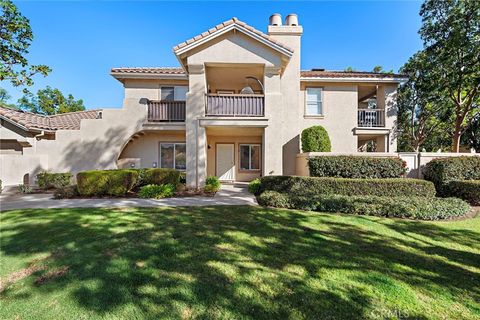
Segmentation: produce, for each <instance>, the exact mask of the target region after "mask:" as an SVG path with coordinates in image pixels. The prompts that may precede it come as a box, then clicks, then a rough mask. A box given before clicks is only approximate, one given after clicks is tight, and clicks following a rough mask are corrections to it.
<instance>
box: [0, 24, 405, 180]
mask: <svg viewBox="0 0 480 320" xmlns="http://www.w3.org/2000/svg"><path fill="white" fill-rule="evenodd" d="M302 33H303V28H302V27H301V26H299V25H298V21H297V17H296V15H289V16H287V18H286V20H285V25H282V21H281V17H280V16H279V15H273V16H272V17H271V18H270V25H269V26H268V32H267V34H264V33H262V32H260V31H258V30H256V29H254V28H252V27H251V26H249V25H247V24H246V23H244V22H241V21H239V20H238V19H236V18H233V19H231V20H228V21H226V22H224V23H221V24H219V25H217V26H215V27H213V28H212V29H210V30H208V31H206V32H203V33H201V34H199V35H198V36H196V37H194V38H192V39H189V40H187V41H185V42H182V43H181V44H179V45H177V46H176V47H174V48H173V53H174V54H175V55H176V57H177V58H178V61H179V62H180V67H178V68H170V67H167V68H164V67H153V68H114V69H112V71H111V75H112V76H113V77H114V78H115V79H117V80H118V81H120V82H121V83H122V84H123V86H124V88H125V100H124V105H123V108H122V109H117V110H115V109H104V110H102V111H100V110H97V111H86V112H78V113H72V114H67V115H61V116H52V117H43V116H36V115H33V114H30V113H23V112H17V111H12V110H9V109H5V108H2V109H1V111H0V117H1V119H2V128H1V130H2V131H1V133H2V136H1V139H2V140H1V142H2V143H1V155H0V157H2V160H4V161H2V162H4V163H3V164H2V177H3V176H4V175H5V174H6V173H5V170H16V172H17V171H18V173H16V175H17V176H18V175H19V174H20V173H21V174H22V176H23V174H24V172H25V173H30V174H33V173H34V172H35V170H37V171H38V170H39V169H40V168H42V169H48V170H51V171H56V172H61V171H71V172H73V173H76V172H78V171H81V170H87V169H113V168H117V167H121V168H125V167H127V168H128V167H134V168H140V167H146V168H151V167H162V168H175V169H178V170H185V171H186V176H187V183H188V185H189V186H191V187H196V186H202V185H203V184H204V182H205V178H206V177H207V176H209V175H216V176H218V177H219V178H220V179H221V180H231V181H234V180H235V181H249V180H251V179H253V178H255V177H259V176H262V175H280V174H287V175H291V174H295V158H296V155H297V153H299V152H300V151H301V150H300V139H299V136H300V134H301V132H302V130H303V129H305V128H307V127H310V126H313V125H322V126H323V127H325V128H326V130H327V131H328V133H329V135H330V139H331V142H332V151H334V152H348V153H354V152H357V151H378V152H395V151H396V136H395V123H396V92H397V87H398V84H399V82H401V81H403V80H405V79H404V78H403V77H402V76H400V75H395V74H384V73H371V72H343V71H326V70H324V69H312V70H308V71H302V70H301V69H300V65H301V61H300V53H301V36H302ZM319 49H321V48H319ZM319 63H321V61H319ZM35 137H36V138H35ZM5 153H8V154H5ZM15 153H16V154H15ZM12 154H15V155H16V156H17V157H18V158H16V159H17V160H15V161H16V162H17V163H18V161H20V162H21V161H23V160H18V159H20V157H21V156H24V157H25V156H28V157H30V160H28V161H33V160H31V159H33V158H32V157H37V158H38V159H37V160H35V161H36V162H35V163H36V165H35V166H36V167H35V170H33V169H32V170H29V171H26V169H25V168H24V167H23V166H22V168H18V166H17V167H15V165H13V167H8V166H9V163H11V162H12V161H11V160H8V159H11V158H12ZM9 161H10V162H9ZM22 170H23V171H22ZM12 175H13V174H12ZM17 180H18V179H17ZM16 183H17V182H16ZM5 184H8V183H5Z"/></svg>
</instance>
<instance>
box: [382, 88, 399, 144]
mask: <svg viewBox="0 0 480 320" xmlns="http://www.w3.org/2000/svg"><path fill="white" fill-rule="evenodd" d="M384 88H385V89H384V90H385V93H384V95H385V109H386V110H385V126H386V127H387V128H389V129H390V130H391V131H390V135H389V137H388V139H389V140H388V144H389V147H388V150H389V152H396V151H397V136H398V133H397V113H398V105H397V85H396V84H395V85H388V86H385V87H384Z"/></svg>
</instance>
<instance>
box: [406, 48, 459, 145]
mask: <svg viewBox="0 0 480 320" xmlns="http://www.w3.org/2000/svg"><path fill="white" fill-rule="evenodd" d="M432 68H433V66H432V64H431V61H430V60H429V56H428V55H427V54H426V53H425V52H424V51H419V52H417V53H416V54H415V55H413V56H412V57H411V58H410V59H409V60H408V62H407V63H406V64H405V65H404V66H403V67H402V68H401V69H400V72H401V73H402V74H404V75H406V76H407V77H408V81H407V82H406V83H404V84H403V85H402V86H401V87H400V88H399V90H398V117H397V121H398V127H399V128H401V131H400V133H399V139H398V141H399V143H398V145H399V150H400V151H421V150H422V149H427V150H429V151H436V150H437V149H440V148H444V147H445V143H444V142H445V141H449V140H450V138H449V130H448V127H449V123H451V108H449V107H448V100H447V99H445V98H444V96H443V91H442V90H438V88H436V87H435V83H434V79H432V77H433V76H434V73H433V72H432ZM447 145H448V144H447Z"/></svg>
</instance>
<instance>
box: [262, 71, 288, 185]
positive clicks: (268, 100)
mask: <svg viewBox="0 0 480 320" xmlns="http://www.w3.org/2000/svg"><path fill="white" fill-rule="evenodd" d="M264 86H265V117H266V118H268V126H267V127H266V128H265V132H264V137H263V145H264V148H263V149H264V155H263V156H264V167H263V175H265V176H267V175H281V174H282V162H283V152H282V150H283V130H284V127H283V125H284V124H283V96H282V93H281V90H280V89H281V82H280V69H279V68H277V67H265V79H264Z"/></svg>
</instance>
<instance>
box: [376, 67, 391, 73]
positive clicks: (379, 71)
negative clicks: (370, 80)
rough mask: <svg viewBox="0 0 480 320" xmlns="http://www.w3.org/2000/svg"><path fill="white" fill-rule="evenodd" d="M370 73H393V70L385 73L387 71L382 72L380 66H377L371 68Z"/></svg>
mask: <svg viewBox="0 0 480 320" xmlns="http://www.w3.org/2000/svg"><path fill="white" fill-rule="evenodd" d="M372 72H375V73H393V70H391V69H390V71H387V70H384V69H383V67H382V66H380V65H377V66H375V67H373V70H372Z"/></svg>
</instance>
